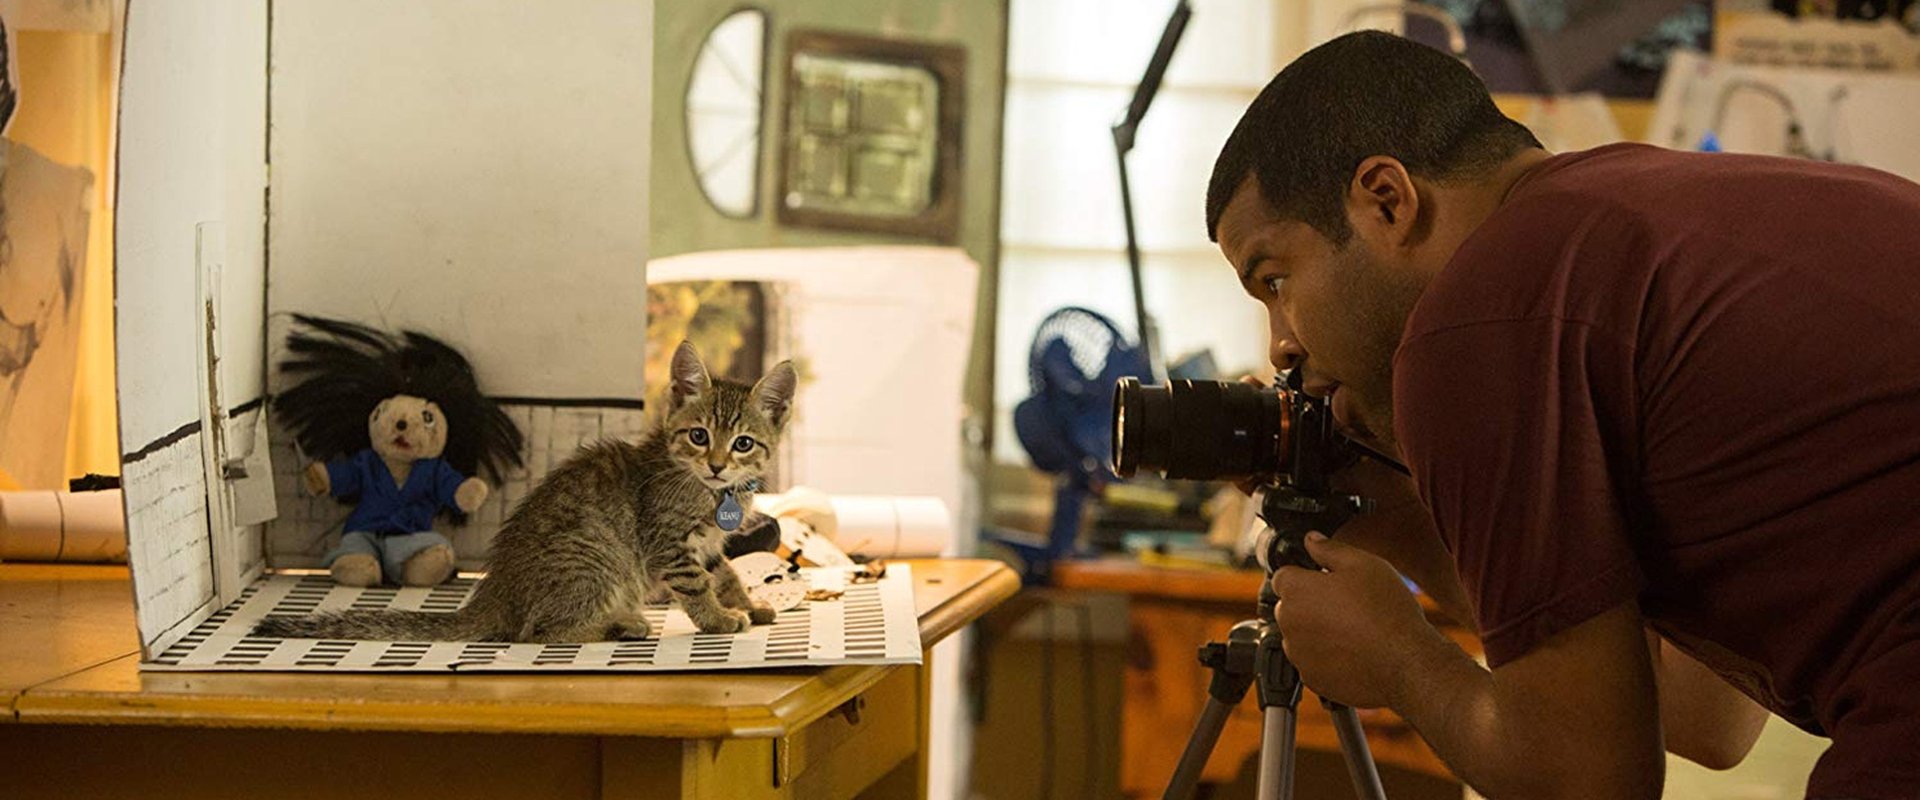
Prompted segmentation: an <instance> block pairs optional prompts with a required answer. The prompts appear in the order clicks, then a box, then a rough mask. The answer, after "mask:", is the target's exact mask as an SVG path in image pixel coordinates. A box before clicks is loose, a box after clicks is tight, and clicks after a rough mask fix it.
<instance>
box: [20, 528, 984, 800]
mask: <svg viewBox="0 0 1920 800" xmlns="http://www.w3.org/2000/svg"><path fill="white" fill-rule="evenodd" d="M907 563H910V564H912V566H913V577H914V603H915V606H916V608H917V610H918V611H919V615H920V636H921V640H922V643H923V645H925V646H926V647H929V648H930V647H932V645H933V644H934V643H935V642H937V641H939V640H940V639H942V638H944V637H946V636H947V635H949V634H951V633H953V632H954V631H957V630H959V629H960V628H962V627H964V626H965V625H967V624H968V623H969V622H971V621H973V620H974V619H976V618H978V617H979V616H980V615H981V614H983V613H985V612H986V611H987V610H988V609H990V608H991V607H993V606H994V605H995V604H997V603H999V602H1000V601H1002V600H1004V599H1006V598H1007V597H1009V596H1011V595H1012V594H1013V593H1014V591H1015V590H1016V589H1018V587H1019V581H1018V579H1017V578H1016V577H1015V576H1014V575H1013V573H1012V572H1011V571H1009V570H1008V569H1006V567H1004V566H1002V565H1001V564H999V563H998V562H992V561H978V560H926V561H911V562H907ZM131 597H132V592H131V589H130V588H129V586H128V584H127V578H126V570H125V569H124V568H118V567H73V566H63V567H52V566H30V565H12V564H9V565H0V691H4V692H5V696H6V698H7V700H6V703H7V705H8V707H9V709H10V713H8V714H6V715H5V716H4V717H0V762H4V763H5V764H6V765H7V767H6V769H5V770H0V795H5V796H6V797H8V798H22V799H24V798H34V797H135V796H137V797H142V798H164V797H215V796H219V797H228V796H232V797H295V796H297V797H335V796H347V795H354V796H367V795H376V796H393V797H407V798H409V799H410V800H412V798H429V797H446V798H462V800H471V798H484V797H580V798H612V797H633V798H640V797H645V798H659V797H725V798H761V797H769V798H771V797H782V798H784V797H848V796H855V795H857V794H859V793H860V792H862V791H865V792H867V793H868V795H869V796H874V797H889V798H890V797H912V796H922V795H924V794H925V791H926V789H925V787H926V742H927V735H928V730H929V728H928V725H929V718H928V697H927V686H928V683H927V680H926V668H925V667H900V666H842V667H829V668H823V669H793V670H779V671H754V672H736V673H721V674H690V673H672V674H649V675H606V674H540V675H417V674H410V675H368V674H347V673H340V674H327V673H232V672H228V673H179V672H170V673H156V672H147V673H143V672H140V671H139V670H138V662H139V654H138V642H137V638H136V636H135V634H134V630H133V608H132V599H131Z"/></svg>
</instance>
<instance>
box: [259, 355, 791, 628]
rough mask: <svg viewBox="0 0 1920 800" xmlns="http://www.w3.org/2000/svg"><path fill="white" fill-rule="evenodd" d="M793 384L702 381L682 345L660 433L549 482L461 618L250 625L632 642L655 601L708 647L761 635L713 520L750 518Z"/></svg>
mask: <svg viewBox="0 0 1920 800" xmlns="http://www.w3.org/2000/svg"><path fill="white" fill-rule="evenodd" d="M796 382H797V379H796V376H795V374H794V370H793V365H792V364H791V363H789V362H784V361H783V362H781V363H780V364H778V365H776V366H775V367H774V368H773V369H771V370H768V372H767V374H766V376H765V377H763V378H761V379H760V381H759V382H758V383H756V384H754V385H753V387H752V388H748V387H746V386H742V385H740V384H737V383H730V382H727V381H716V380H713V379H712V378H710V377H709V376H708V374H707V368H706V366H705V365H704V364H703V363H701V361H700V356H699V354H697V353H695V352H694V350H693V347H692V345H690V344H686V343H682V344H681V345H680V349H679V350H677V351H675V352H674V355H673V380H672V390H671V392H670V396H669V400H668V408H667V412H666V414H665V415H664V417H663V418H662V419H661V421H660V424H658V425H657V426H656V427H655V429H654V430H653V431H651V432H650V433H648V434H647V435H646V436H645V437H643V438H642V439H641V440H640V442H639V443H637V444H633V443H627V442H620V441H602V442H600V443H598V444H593V445H589V446H587V447H584V448H582V449H581V450H580V452H578V453H576V454H575V455H574V456H573V457H572V458H570V459H568V460H567V461H566V462H565V463H563V464H561V465H560V466H559V467H556V468H555V469H554V470H553V472H551V473H549V474H548V475H547V476H546V479H545V480H543V481H541V482H540V485H538V486H536V487H534V489H533V491H532V492H531V493H529V494H528V495H527V497H526V498H525V499H524V500H522V501H521V502H520V505H519V506H518V507H517V508H515V509H514V511H513V514H512V515H511V516H510V517H508V518H507V522H506V524H505V525H504V526H502V527H501V529H500V533H499V535H498V536H496V537H494V540H493V548H492V551H491V552H490V553H489V554H488V558H487V560H488V573H487V576H486V578H485V579H483V580H481V582H480V584H479V586H477V587H475V589H474V593H473V599H472V600H471V601H470V602H468V603H467V605H466V606H465V607H463V608H461V609H460V610H459V611H458V612H456V613H452V614H442V613H430V612H419V611H343V612H330V613H322V614H314V615H309V616H303V617H291V616H274V617H267V618H265V619H263V620H261V621H260V624H259V625H258V626H257V627H256V628H254V632H253V635H255V636H274V637H286V638H309V639H384V640H415V641H418V640H434V641H513V642H592V641H605V640H617V639H637V638H644V637H646V636H649V635H651V633H652V631H651V629H650V627H649V626H648V624H647V621H646V619H645V617H643V616H642V615H641V608H642V606H643V605H644V604H645V603H646V601H647V599H648V597H649V595H656V596H657V595H658V594H659V593H660V590H661V588H662V587H664V588H665V589H666V590H668V591H670V592H671V594H672V595H673V596H675V597H677V598H678V599H679V600H680V604H681V606H682V607H683V608H684V609H685V610H686V612H687V616H688V617H689V618H691V619H692V620H693V624H694V625H696V626H698V627H699V628H700V630H701V631H703V632H706V633H733V632H736V631H743V630H746V629H747V628H748V626H750V625H752V624H764V623H768V622H772V621H773V615H774V612H773V609H771V608H769V607H767V606H764V605H755V604H754V603H753V602H752V601H751V600H749V599H748V598H747V593H746V589H745V588H744V587H742V586H741V585H740V578H739V576H738V575H736V574H735V573H734V571H733V568H732V567H730V566H728V564H727V561H726V559H725V558H723V557H722V555H721V549H722V545H723V543H724V542H725V540H726V538H727V536H728V535H729V533H728V531H726V530H723V529H722V528H721V527H720V525H719V524H718V521H717V520H718V518H719V517H720V516H722V515H723V512H725V511H727V508H730V509H731V512H733V513H739V512H740V510H741V509H748V508H752V506H753V493H752V490H753V489H754V488H755V487H756V486H758V483H759V478H760V477H761V476H762V475H763V474H764V473H765V472H766V470H767V468H768V467H769V465H770V464H771V463H772V461H773V455H774V448H776V447H778V446H779V442H780V435H781V432H782V431H783V430H784V429H785V427H786V422H787V419H788V417H789V416H790V413H789V412H790V410H791V406H792V402H793V393H794V388H795V384H796ZM729 497H730V498H731V499H732V503H731V504H729V503H727V499H728V498H729ZM723 507H726V508H723ZM732 519H733V520H734V521H738V520H740V519H741V516H733V517H732ZM739 527H740V528H744V527H745V526H739Z"/></svg>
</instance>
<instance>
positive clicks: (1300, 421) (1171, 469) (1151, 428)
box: [1113, 370, 1371, 573]
mask: <svg viewBox="0 0 1920 800" xmlns="http://www.w3.org/2000/svg"><path fill="white" fill-rule="evenodd" d="M1300 381H1301V376H1300V371H1299V370H1293V371H1291V372H1289V373H1288V374H1287V375H1286V378H1285V380H1284V381H1282V382H1281V384H1280V385H1277V386H1273V387H1258V386H1253V385H1249V384H1244V383H1222V382H1218V381H1188V380H1179V381H1170V382H1169V383H1167V384H1166V385H1164V386H1146V385H1142V384H1141V383H1140V381H1139V380H1138V379H1136V378H1121V379H1120V381H1119V382H1118V384H1117V385H1116V386H1115V387H1114V399H1113V471H1114V474H1116V475H1119V476H1120V477H1123V478H1126V477H1132V476H1133V475H1134V473H1136V472H1137V471H1138V470H1139V469H1140V468H1142V467H1144V468H1146V469H1149V470H1154V471H1157V472H1160V473H1161V474H1162V475H1164V476H1165V477H1168V478H1173V479H1176V480H1222V479H1224V480H1235V481H1243V482H1252V483H1254V484H1257V485H1259V486H1260V487H1262V488H1263V489H1264V492H1263V497H1262V500H1261V504H1260V518H1261V519H1262V520H1263V521H1265V522H1266V524H1267V530H1266V531H1264V532H1262V534H1261V536H1260V539H1259V541H1258V542H1257V543H1256V544H1255V547H1254V558H1255V559H1256V560H1257V561H1259V562H1260V566H1261V567H1262V568H1264V569H1265V570H1266V571H1267V572H1268V573H1272V572H1273V571H1274V570H1277V569H1279V568H1280V567H1283V566H1287V565H1293V566H1300V567H1306V568H1308V569H1319V568H1320V567H1319V565H1318V564H1315V563H1314V562H1313V559H1312V558H1310V557H1308V555H1307V549H1306V535H1307V533H1308V532H1309V531H1319V532H1321V533H1324V534H1327V535H1329V536H1331V535H1333V533H1334V531H1336V530H1337V529H1339V527H1340V526H1341V525H1344V524H1346V522H1347V520H1349V519H1352V518H1353V515H1355V514H1359V513H1363V512H1365V511H1366V510H1367V509H1368V508H1369V507H1370V505H1371V503H1370V502H1369V501H1368V500H1366V499H1365V498H1362V497H1360V496H1359V495H1354V494H1347V493H1343V492H1336V491H1334V490H1333V488H1332V487H1331V485H1330V478H1331V476H1332V475H1333V473H1335V472H1338V471H1339V470H1341V469H1344V468H1346V467H1347V466H1349V465H1351V464H1353V462H1354V461H1356V460H1358V459H1359V458H1360V457H1361V456H1362V455H1363V454H1365V452H1366V451H1365V450H1364V448H1362V447H1360V446H1359V445H1357V444H1355V443H1354V442H1353V441H1352V440H1350V439H1348V438H1347V437H1345V436H1343V435H1341V434H1340V433H1339V432H1338V430H1337V429H1336V427H1335V425H1334V421H1333V410H1332V409H1331V408H1329V407H1328V404H1327V401H1326V400H1324V399H1321V398H1317V397H1313V396H1311V395H1308V394H1307V393H1306V392H1305V391H1303V390H1302V389H1301V386H1300Z"/></svg>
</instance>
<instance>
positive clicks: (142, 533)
mask: <svg viewBox="0 0 1920 800" xmlns="http://www.w3.org/2000/svg"><path fill="white" fill-rule="evenodd" d="M121 479H122V480H121V482H122V485H123V486H124V487H125V494H126V503H127V534H128V535H127V550H128V553H127V555H128V560H129V561H131V562H132V564H133V565H134V571H135V573H136V575H135V577H134V581H133V588H134V592H135V593H136V595H137V599H138V601H139V624H140V633H141V638H142V640H143V642H144V644H146V645H147V646H148V647H149V648H151V649H153V650H154V651H156V652H157V651H159V650H161V649H164V648H166V647H167V646H168V645H170V644H172V642H173V640H175V639H178V638H179V637H180V636H181V635H183V634H185V633H186V632H187V631H188V630H190V629H191V628H192V624H191V623H193V622H198V621H199V620H194V619H192V617H193V616H194V614H195V612H196V611H199V610H201V609H202V608H203V607H204V608H205V610H206V611H207V612H208V613H211V612H212V611H213V607H214V606H215V605H216V604H215V603H214V602H213V600H214V596H213V552H212V545H211V544H210V542H209V541H208V539H207V486H206V473H205V472H204V471H203V470H202V469H201V465H200V434H199V432H197V431H196V432H194V433H192V434H189V435H187V436H185V437H182V438H181V439H180V440H179V441H176V442H173V443H172V444H169V445H167V446H165V447H162V448H160V449H159V450H156V451H154V452H152V453H148V454H147V455H145V456H144V457H141V458H139V459H138V460H135V461H131V462H128V463H125V464H123V465H122V466H121ZM183 622H185V623H186V624H182V623H183Z"/></svg>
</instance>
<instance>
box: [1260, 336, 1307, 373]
mask: <svg viewBox="0 0 1920 800" xmlns="http://www.w3.org/2000/svg"><path fill="white" fill-rule="evenodd" d="M1306 357H1307V350H1306V348H1304V347H1301V346H1300V343H1299V342H1297V341H1294V339H1293V334H1292V332H1290V331H1289V332H1286V333H1284V334H1275V335H1274V338H1273V341H1271V342H1269V343H1268V344H1267V360H1268V361H1271V362H1273V367H1274V369H1278V370H1280V371H1282V372H1285V371H1286V370H1290V369H1293V368H1294V367H1297V366H1300V362H1301V361H1303V360H1305V359H1306Z"/></svg>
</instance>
